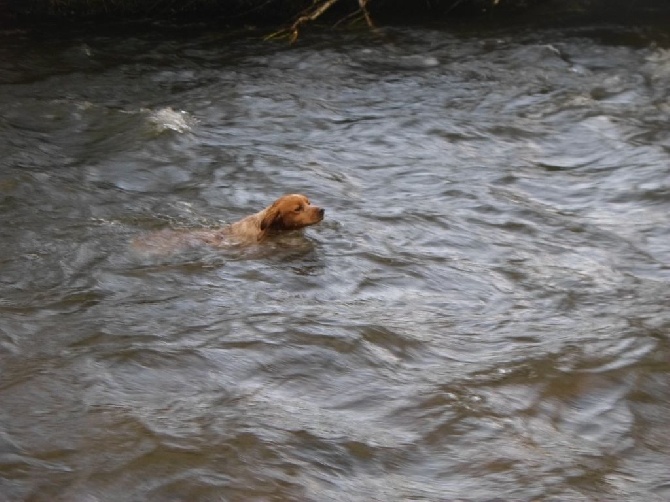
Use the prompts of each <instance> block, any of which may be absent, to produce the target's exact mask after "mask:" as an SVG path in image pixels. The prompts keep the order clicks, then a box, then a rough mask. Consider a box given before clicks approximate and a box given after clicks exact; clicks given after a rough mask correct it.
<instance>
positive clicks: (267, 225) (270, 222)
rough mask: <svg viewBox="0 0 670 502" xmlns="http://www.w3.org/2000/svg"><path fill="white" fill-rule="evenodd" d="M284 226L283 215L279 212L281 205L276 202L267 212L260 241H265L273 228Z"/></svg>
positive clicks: (262, 221)
mask: <svg viewBox="0 0 670 502" xmlns="http://www.w3.org/2000/svg"><path fill="white" fill-rule="evenodd" d="M281 225H282V219H281V213H280V211H279V204H277V203H276V202H275V203H274V204H272V206H270V208H269V209H268V210H267V211H266V212H265V216H263V219H262V220H261V233H260V234H259V235H258V240H259V241H260V240H261V239H263V238H264V237H265V236H266V235H267V234H268V233H269V232H270V230H272V229H273V228H279V227H281Z"/></svg>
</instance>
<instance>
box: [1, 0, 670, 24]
mask: <svg viewBox="0 0 670 502" xmlns="http://www.w3.org/2000/svg"><path fill="white" fill-rule="evenodd" d="M321 6H323V7H324V8H323V12H322V13H321V14H320V15H319V16H315V17H318V18H319V19H320V20H323V21H337V20H340V19H342V18H346V17H348V18H350V19H352V18H353V19H356V14H357V13H358V14H361V13H362V12H361V10H360V4H359V1H358V0H320V1H319V2H314V1H312V0H269V1H268V0H192V1H189V2H184V1H181V0H0V19H1V20H4V21H5V22H6V21H8V20H9V21H31V20H36V19H44V18H51V19H63V18H81V17H102V18H117V17H123V18H128V17H139V16H141V17H147V16H149V17H166V16H179V17H188V18H192V17H202V16H217V18H221V19H222V20H224V21H225V22H226V23H227V24H245V23H250V22H251V23H271V24H281V23H288V22H292V21H294V20H295V19H296V18H297V17H299V16H300V15H303V14H304V13H306V12H308V11H309V9H312V10H311V12H315V11H316V10H318V9H319V8H320V7H321ZM367 10H368V11H369V14H370V15H371V16H372V17H373V18H374V19H375V20H378V21H380V22H394V21H395V22H397V21H398V20H407V19H417V20H418V19H421V20H425V19H426V18H429V19H454V18H482V17H484V18H493V19H500V20H505V19H509V18H510V17H514V18H518V17H523V18H530V19H533V20H537V21H541V22H546V21H547V17H550V18H554V17H557V16H559V17H570V18H575V17H578V18H593V17H596V18H599V19H603V20H609V19H614V18H616V19H627V18H630V17H634V18H639V17H652V18H657V17H658V16H664V17H665V16H670V3H669V2H667V1H666V0H570V1H568V0H431V1H427V2H416V1H414V0H368V2H367Z"/></svg>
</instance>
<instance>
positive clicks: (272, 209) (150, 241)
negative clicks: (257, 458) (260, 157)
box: [133, 194, 326, 254]
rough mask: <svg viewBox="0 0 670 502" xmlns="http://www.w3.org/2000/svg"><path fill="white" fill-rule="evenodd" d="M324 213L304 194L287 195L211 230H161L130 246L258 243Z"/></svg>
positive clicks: (163, 248) (170, 247)
mask: <svg viewBox="0 0 670 502" xmlns="http://www.w3.org/2000/svg"><path fill="white" fill-rule="evenodd" d="M325 212H326V210H325V209H323V208H321V207H318V206H315V205H313V204H311V203H310V201H309V199H308V198H307V197H306V196H305V195H302V194H288V195H284V196H282V197H280V198H279V199H277V200H276V201H274V202H273V203H272V204H271V205H270V206H268V207H266V208H265V209H263V210H262V211H259V212H257V213H255V214H252V215H250V216H247V217H246V218H242V219H241V220H239V221H236V222H235V223H232V224H230V225H226V226H224V227H221V228H218V229H211V230H161V231H158V232H155V233H153V234H150V235H149V236H146V237H144V238H140V239H136V240H135V241H134V242H133V248H134V249H136V250H139V251H144V252H147V251H149V252H154V253H156V252H158V253H161V254H162V253H165V252H169V251H170V250H175V249H178V248H183V247H197V246H198V245H201V244H207V245H209V246H214V247H219V246H225V245H229V244H251V243H259V242H262V241H264V240H266V239H268V238H269V237H271V236H273V235H277V234H281V233H283V232H288V231H292V230H300V229H302V228H305V227H308V226H310V225H315V224H317V223H319V222H321V221H322V220H323V218H324V215H325Z"/></svg>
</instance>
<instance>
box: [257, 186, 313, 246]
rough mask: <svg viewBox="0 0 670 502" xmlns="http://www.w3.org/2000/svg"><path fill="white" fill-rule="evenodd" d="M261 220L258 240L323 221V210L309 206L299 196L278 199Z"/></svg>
mask: <svg viewBox="0 0 670 502" xmlns="http://www.w3.org/2000/svg"><path fill="white" fill-rule="evenodd" d="M264 213H265V214H264V215H263V217H262V219H261V223H260V228H261V235H260V236H259V240H260V239H262V238H263V237H265V236H266V235H268V234H269V233H275V232H281V231H284V230H297V229H299V228H304V227H308V226H309V225H314V224H315V223H319V222H320V221H321V220H323V215H324V213H325V209H323V208H320V207H318V206H313V205H312V204H310V202H309V199H308V198H307V197H305V196H304V195H301V194H290V195H284V196H283V197H280V198H279V199H277V200H276V201H274V203H273V204H272V205H271V206H270V207H268V208H267V209H266V210H265V211H264Z"/></svg>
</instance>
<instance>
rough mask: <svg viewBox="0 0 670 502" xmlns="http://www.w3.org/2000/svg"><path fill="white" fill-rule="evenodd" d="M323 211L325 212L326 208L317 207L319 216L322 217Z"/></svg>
mask: <svg viewBox="0 0 670 502" xmlns="http://www.w3.org/2000/svg"><path fill="white" fill-rule="evenodd" d="M325 212H326V210H325V209H324V208H319V216H321V218H323V214H324V213H325Z"/></svg>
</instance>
